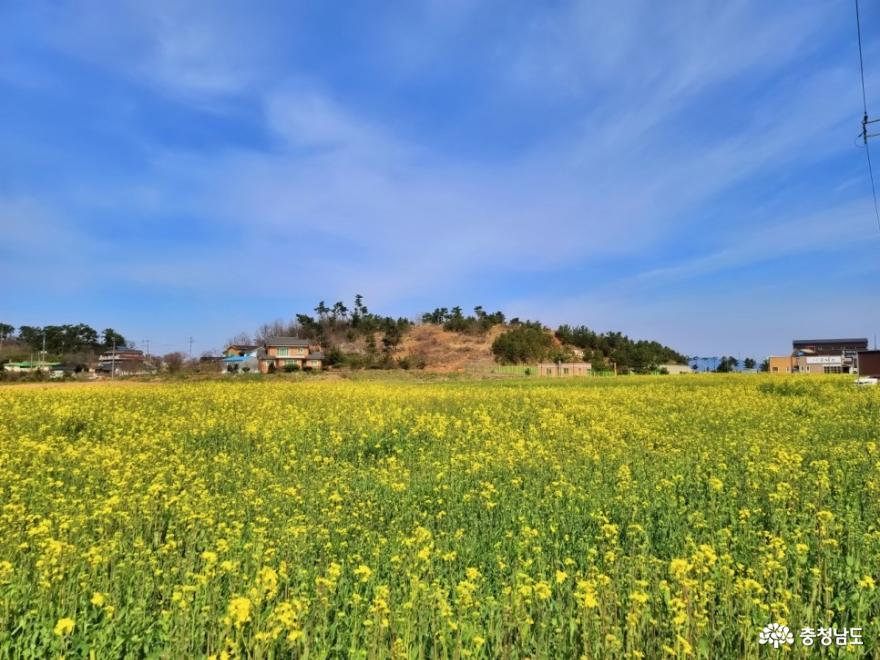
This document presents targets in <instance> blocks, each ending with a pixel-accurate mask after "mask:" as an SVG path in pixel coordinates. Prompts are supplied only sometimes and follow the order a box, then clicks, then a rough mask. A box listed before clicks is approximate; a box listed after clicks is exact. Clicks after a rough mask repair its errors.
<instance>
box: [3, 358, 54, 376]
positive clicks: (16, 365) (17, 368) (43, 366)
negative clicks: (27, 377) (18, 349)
mask: <svg viewBox="0 0 880 660" xmlns="http://www.w3.org/2000/svg"><path fill="white" fill-rule="evenodd" d="M60 364H61V363H60V362H38V361H28V360H25V361H23V362H7V363H6V364H4V365H3V371H8V372H11V373H25V374H26V373H32V372H34V371H53V370H54V369H56V368H57V367H58V366H59V365H60Z"/></svg>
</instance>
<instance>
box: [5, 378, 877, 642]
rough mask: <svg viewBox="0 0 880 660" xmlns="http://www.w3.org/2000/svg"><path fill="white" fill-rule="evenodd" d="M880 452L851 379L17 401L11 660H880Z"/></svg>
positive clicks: (270, 384)
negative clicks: (767, 640) (772, 643)
mask: <svg viewBox="0 0 880 660" xmlns="http://www.w3.org/2000/svg"><path fill="white" fill-rule="evenodd" d="M878 428H880V389H874V390H870V389H868V390H859V389H856V388H854V387H853V386H852V385H851V383H850V382H849V381H848V380H841V379H834V378H819V379H803V380H796V379H793V378H792V379H786V378H784V377H779V378H777V379H774V378H772V377H767V376H751V377H746V376H708V375H707V376H683V377H665V378H660V377H654V378H651V377H631V378H625V379H596V380H595V381H589V382H586V381H577V382H574V381H569V382H548V381H538V380H508V381H487V382H468V381H461V382H452V381H449V382H438V383H427V382H415V381H397V382H388V381H381V380H363V381H360V382H352V381H327V380H318V379H305V380H296V381H283V380H281V381H279V380H272V381H267V380H259V379H244V380H238V381H236V382H218V381H214V382H183V383H164V384H156V385H150V384H143V385H136V384H130V385H128V386H122V387H118V386H88V385H59V386H7V387H3V388H0V657H9V658H12V657H16V658H17V657H33V658H44V657H51V656H57V655H62V654H63V655H68V656H72V657H90V654H92V655H91V657H97V658H110V657H114V658H115V657H145V656H151V657H153V656H155V657H172V658H185V657H186V658H189V657H204V656H210V657H233V656H241V657H253V658H267V657H306V656H309V657H339V658H342V657H371V658H372V657H395V658H403V657H425V658H445V657H475V658H494V657H511V658H512V657H546V658H567V657H581V656H583V657H588V658H640V657H645V658H657V657H664V656H665V657H679V658H684V657H701V658H749V657H758V656H759V655H762V654H766V653H767V650H766V648H765V647H761V646H759V645H758V643H757V639H758V633H759V632H760V631H761V628H762V627H763V626H765V625H766V624H768V623H770V622H779V623H784V624H787V625H789V626H791V627H792V629H793V630H795V631H797V630H799V629H800V628H801V627H805V626H813V627H819V626H828V627H832V626H834V627H838V628H843V627H861V628H862V629H863V631H864V632H863V638H864V646H861V647H850V649H849V650H851V651H856V652H858V653H861V654H863V655H865V656H866V657H876V654H877V652H878V645H877V635H878V632H880V629H878V623H880V620H878V619H880V596H878V592H877V589H876V584H877V581H878V580H880V528H878V521H880V447H878ZM790 650H791V651H792V653H790V654H789V655H791V656H792V657H800V656H804V657H805V656H806V655H808V654H809V653H811V652H813V653H817V652H819V651H818V650H817V649H813V650H811V649H808V648H806V647H801V646H799V645H794V646H792V647H791V649H790ZM832 650H833V649H832Z"/></svg>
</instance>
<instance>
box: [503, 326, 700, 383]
mask: <svg viewBox="0 0 880 660" xmlns="http://www.w3.org/2000/svg"><path fill="white" fill-rule="evenodd" d="M554 338H555V339H556V341H554ZM575 348H577V349H580V353H581V354H582V357H581V356H580V355H576V353H575V351H574V350H573V349H575ZM492 353H493V354H494V355H495V359H496V360H497V361H499V362H501V363H503V364H530V363H535V362H544V361H547V362H570V361H573V360H584V361H587V362H590V363H591V364H592V366H593V369H596V370H605V369H610V368H612V363H613V364H614V365H616V367H617V369H618V370H619V371H621V372H624V373H625V372H627V371H634V372H636V373H646V372H649V371H655V370H657V369H658V368H659V367H660V365H662V364H668V363H676V364H686V363H687V358H686V357H685V356H684V355H682V354H680V353H678V352H677V351H675V350H673V349H671V348H669V347H668V346H664V345H662V344H660V343H659V342H656V341H645V340H632V339H630V338H629V337H627V336H626V335H624V334H621V333H619V332H606V333H598V332H594V331H593V330H590V329H589V328H588V327H586V326H576V327H571V326H568V325H561V326H559V328H558V329H557V330H556V332H555V333H554V334H552V335H551V334H550V332H549V331H548V330H547V329H545V328H544V326H543V325H541V323H539V322H537V321H526V322H524V323H519V322H517V323H511V328H510V329H509V330H507V331H506V332H504V333H503V334H501V335H499V336H498V337H497V338H496V339H495V341H494V342H493V343H492Z"/></svg>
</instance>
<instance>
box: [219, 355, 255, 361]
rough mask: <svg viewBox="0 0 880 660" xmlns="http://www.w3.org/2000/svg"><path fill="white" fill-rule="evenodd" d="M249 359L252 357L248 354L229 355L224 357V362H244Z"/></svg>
mask: <svg viewBox="0 0 880 660" xmlns="http://www.w3.org/2000/svg"><path fill="white" fill-rule="evenodd" d="M250 357H253V356H250ZM248 359H250V358H249V357H247V356H244V355H230V356H229V357H225V358H223V361H224V362H244V361H245V360H248Z"/></svg>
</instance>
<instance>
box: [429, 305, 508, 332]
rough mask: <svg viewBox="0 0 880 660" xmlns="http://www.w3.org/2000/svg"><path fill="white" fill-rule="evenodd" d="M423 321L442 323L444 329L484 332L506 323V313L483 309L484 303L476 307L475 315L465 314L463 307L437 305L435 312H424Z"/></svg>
mask: <svg viewBox="0 0 880 660" xmlns="http://www.w3.org/2000/svg"><path fill="white" fill-rule="evenodd" d="M422 323H431V324H433V325H442V326H443V329H444V330H449V331H451V332H464V333H468V334H484V333H486V332H488V330H489V329H490V328H491V327H492V326H495V325H502V324H503V323H504V314H503V313H501V312H492V313H491V314H490V313H489V312H487V311H486V310H484V309H483V307H482V305H477V306H476V307H474V314H473V316H471V315H468V316H465V315H464V313H463V311H462V309H461V307H458V306H456V307H453V308H452V309H448V308H446V307H437V308H435V309H434V311H433V312H426V313H424V314H422Z"/></svg>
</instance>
